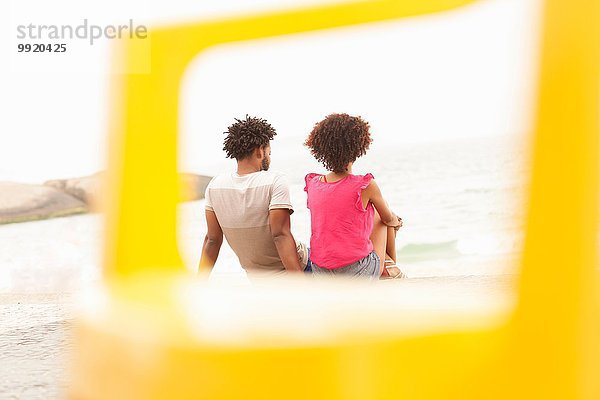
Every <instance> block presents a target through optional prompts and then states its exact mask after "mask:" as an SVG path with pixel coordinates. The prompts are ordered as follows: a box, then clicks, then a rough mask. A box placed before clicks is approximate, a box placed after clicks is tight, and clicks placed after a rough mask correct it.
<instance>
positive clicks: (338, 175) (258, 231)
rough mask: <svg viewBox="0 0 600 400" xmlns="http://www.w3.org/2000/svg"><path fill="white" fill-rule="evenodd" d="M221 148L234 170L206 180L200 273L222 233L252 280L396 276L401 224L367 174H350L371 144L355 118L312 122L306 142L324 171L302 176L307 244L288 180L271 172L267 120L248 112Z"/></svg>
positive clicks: (341, 116) (272, 132)
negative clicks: (299, 236)
mask: <svg viewBox="0 0 600 400" xmlns="http://www.w3.org/2000/svg"><path fill="white" fill-rule="evenodd" d="M225 133H226V134H227V137H226V138H225V141H224V146H223V150H225V152H226V154H227V157H228V158H235V159H236V160H237V172H234V173H225V174H221V175H218V176H216V177H214V178H213V179H212V181H211V182H210V183H209V185H208V187H207V188H206V195H205V199H206V206H205V208H206V223H207V228H208V232H207V234H206V237H205V239H204V245H203V248H202V256H201V259H200V266H199V271H200V272H201V273H203V272H210V270H211V269H212V267H213V266H214V264H215V262H216V260H217V257H218V255H219V250H220V248H221V244H222V243H223V235H224V236H225V238H226V239H227V242H228V243H229V245H230V246H231V248H232V249H233V251H234V252H235V253H236V255H237V256H238V258H239V260H240V264H241V266H242V267H243V268H244V270H245V271H246V273H247V274H248V276H249V277H250V278H253V277H260V276H269V275H278V274H283V273H286V272H287V273H296V272H298V273H302V272H307V273H312V274H313V275H316V276H328V275H345V276H350V277H364V278H368V279H390V278H401V277H403V276H404V275H403V273H402V272H401V271H400V269H398V268H397V267H396V266H395V264H396V251H395V237H396V232H397V231H398V229H399V228H400V227H401V226H402V219H401V218H399V217H398V216H396V214H394V213H393V212H392V211H390V209H389V208H388V205H387V203H386V201H385V200H384V199H383V196H382V195H381V191H380V190H379V186H378V185H377V183H376V182H375V180H374V178H373V175H371V174H366V175H354V174H352V164H353V163H354V161H355V160H356V159H357V158H358V157H360V156H362V155H364V154H365V153H366V151H367V149H368V148H369V145H370V144H371V141H372V140H371V135H370V133H369V124H368V123H367V122H365V121H364V120H362V119H361V118H360V117H353V116H350V115H347V114H331V115H329V116H327V117H326V118H325V119H324V120H322V121H321V122H319V123H317V124H316V125H315V127H314V129H313V130H312V132H311V133H310V135H309V136H308V139H307V140H306V142H305V145H306V146H307V147H308V148H309V149H310V151H311V153H312V155H313V156H314V157H315V158H316V159H317V160H318V161H320V162H321V163H323V165H324V166H325V168H327V170H329V172H328V173H327V174H326V175H323V174H314V173H311V174H308V175H306V178H305V181H306V186H305V188H304V190H305V191H306V193H307V197H308V208H309V209H310V214H311V238H310V249H307V247H306V245H304V244H302V243H300V242H297V241H295V240H294V237H293V236H292V233H291V229H290V214H292V213H293V212H294V210H293V208H292V205H291V202H290V194H289V188H288V185H287V182H286V181H285V178H284V176H283V175H282V174H281V173H277V172H270V171H268V169H269V164H270V162H271V146H270V141H271V140H272V139H273V137H274V136H275V135H276V132H275V129H274V128H273V127H272V126H271V125H270V124H269V123H267V121H265V120H263V119H259V118H251V117H248V116H247V117H246V119H245V120H236V123H234V124H233V125H231V126H230V127H229V128H228V130H227V132H225Z"/></svg>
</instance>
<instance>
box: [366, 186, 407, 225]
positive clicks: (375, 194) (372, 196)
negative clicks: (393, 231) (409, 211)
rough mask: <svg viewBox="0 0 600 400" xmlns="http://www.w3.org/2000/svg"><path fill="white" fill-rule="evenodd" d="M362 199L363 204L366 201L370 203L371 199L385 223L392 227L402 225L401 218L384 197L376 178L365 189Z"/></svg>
mask: <svg viewBox="0 0 600 400" xmlns="http://www.w3.org/2000/svg"><path fill="white" fill-rule="evenodd" d="M362 199H363V204H364V203H365V202H367V203H368V202H369V201H370V202H371V203H373V206H374V207H375V209H376V210H377V213H378V214H379V217H380V218H381V221H382V222H383V223H384V224H386V225H387V226H391V227H397V226H399V225H400V219H399V218H398V216H397V215H396V214H394V213H393V212H392V211H391V210H390V208H389V207H388V205H387V202H386V201H385V199H384V198H383V195H382V194H381V190H380V189H379V186H378V185H377V182H375V180H372V181H371V182H370V183H369V186H367V188H366V189H364V190H363V192H362ZM365 200H366V201H365Z"/></svg>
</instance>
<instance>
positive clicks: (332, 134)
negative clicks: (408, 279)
mask: <svg viewBox="0 0 600 400" xmlns="http://www.w3.org/2000/svg"><path fill="white" fill-rule="evenodd" d="M371 142H372V140H371V134H370V133H369V124H368V123H367V122H365V121H364V120H363V119H362V118H360V117H353V116H350V115H348V114H331V115H328V116H327V117H326V118H325V119H324V120H322V121H321V122H319V123H317V124H316V125H315V127H314V128H313V130H312V132H311V133H310V135H309V136H308V139H307V140H306V142H305V143H304V144H305V146H307V147H308V148H309V149H310V152H311V153H312V155H313V156H314V157H315V158H316V159H317V161H320V162H321V163H322V164H323V165H324V166H325V168H326V169H327V170H328V171H329V172H328V173H327V174H324V175H323V174H315V173H311V174H308V175H306V178H305V181H306V186H305V188H304V190H305V191H306V192H307V196H308V203H307V204H308V208H309V209H310V215H311V239H310V248H311V257H310V258H311V261H312V265H313V274H315V275H346V276H356V277H359V276H361V277H367V278H370V279H377V278H379V277H381V278H383V279H385V278H396V277H403V276H404V275H403V274H402V272H401V271H400V270H399V269H398V268H395V267H393V265H392V266H390V267H388V268H386V262H385V261H386V255H387V258H388V259H389V260H390V262H391V264H395V258H396V254H395V233H396V231H397V230H398V229H399V228H400V227H401V226H402V219H401V218H399V217H398V216H397V215H396V214H394V213H393V212H392V211H390V209H389V207H388V205H387V203H386V201H385V200H384V198H383V196H382V194H381V191H380V189H379V186H378V185H377V183H376V182H375V180H374V178H373V175H372V174H370V173H368V174H366V175H354V174H353V173H352V165H353V163H354V161H356V159H357V158H359V157H360V156H362V155H364V154H366V152H367V150H368V148H369V145H370V144H371Z"/></svg>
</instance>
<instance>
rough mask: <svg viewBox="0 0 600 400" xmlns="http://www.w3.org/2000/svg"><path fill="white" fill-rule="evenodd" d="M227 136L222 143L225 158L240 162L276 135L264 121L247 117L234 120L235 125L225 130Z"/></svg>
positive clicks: (273, 129)
mask: <svg viewBox="0 0 600 400" xmlns="http://www.w3.org/2000/svg"><path fill="white" fill-rule="evenodd" d="M223 133H224V134H226V135H227V137H226V138H225V141H224V142H223V150H224V151H225V153H226V154H227V158H235V159H236V160H242V159H244V158H246V157H248V156H249V155H250V154H252V152H253V151H254V149H256V148H257V147H261V148H262V147H265V146H267V145H268V144H269V142H270V141H271V140H273V136H275V135H277V132H275V128H273V127H272V126H271V124H269V123H268V122H267V121H266V120H264V119H261V118H254V117H249V116H248V115H246V119H244V120H239V119H237V118H236V119H235V123H234V124H233V125H231V126H230V127H229V128H227V132H223Z"/></svg>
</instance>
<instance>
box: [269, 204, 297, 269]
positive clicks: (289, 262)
mask: <svg viewBox="0 0 600 400" xmlns="http://www.w3.org/2000/svg"><path fill="white" fill-rule="evenodd" d="M269 224H270V226H271V235H273V241H274V242H275V247H277V252H278V253H279V258H281V261H282V262H283V266H284V267H285V269H286V270H287V271H290V272H302V271H303V268H302V266H301V265H300V261H299V260H298V252H297V251H296V241H295V240H294V237H293V236H292V232H291V230H290V210H288V209H286V208H281V209H275V210H271V211H269Z"/></svg>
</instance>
